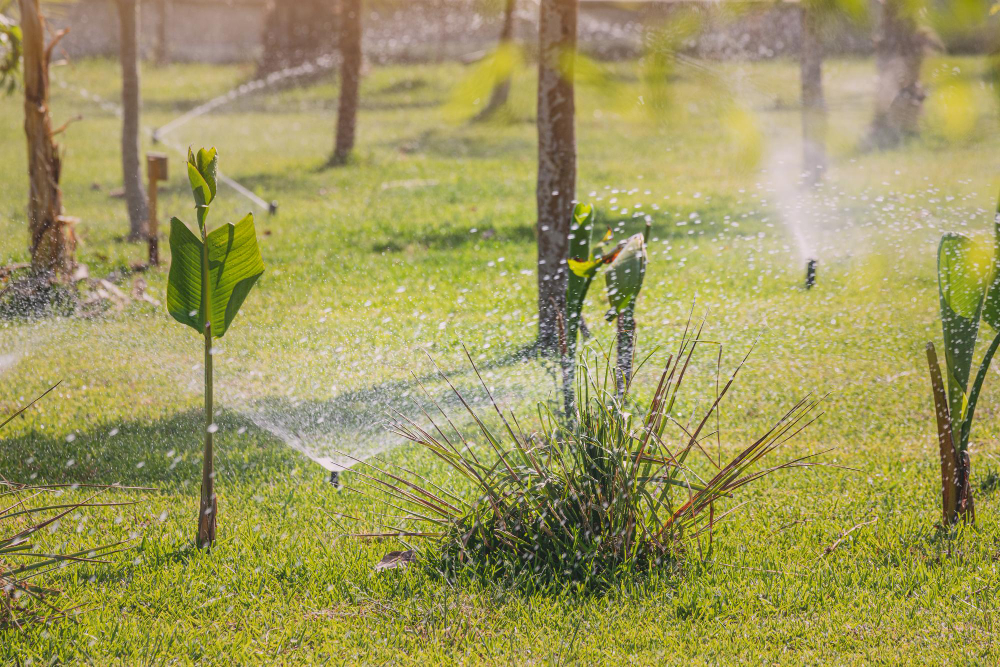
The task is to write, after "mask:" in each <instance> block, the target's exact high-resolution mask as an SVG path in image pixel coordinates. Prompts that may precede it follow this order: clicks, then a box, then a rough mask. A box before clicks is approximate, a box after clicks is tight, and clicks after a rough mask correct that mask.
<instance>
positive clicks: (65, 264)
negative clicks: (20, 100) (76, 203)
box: [18, 0, 76, 279]
mask: <svg viewBox="0 0 1000 667" xmlns="http://www.w3.org/2000/svg"><path fill="white" fill-rule="evenodd" d="M38 4H39V0H18V5H19V7H20V10H21V31H22V34H23V42H22V46H23V49H24V55H23V57H24V132H25V135H27V139H28V180H29V189H28V232H29V235H30V238H31V240H30V249H31V268H32V270H33V271H34V272H35V273H36V274H39V275H44V276H46V277H48V278H49V279H52V278H56V277H58V276H60V275H62V276H67V275H68V274H69V273H70V272H71V271H72V270H73V267H74V265H75V260H74V257H73V253H74V250H75V246H76V240H75V236H74V234H73V227H72V224H71V223H70V221H68V220H65V219H64V218H63V216H62V193H61V192H60V190H59V176H60V171H61V169H62V164H61V161H60V159H59V150H58V146H57V145H56V142H55V140H54V139H53V136H52V118H51V116H50V115H49V58H50V55H51V52H52V47H54V46H55V43H56V41H58V39H59V38H60V37H61V36H62V34H63V33H60V34H57V35H56V37H55V38H54V39H53V41H52V43H50V44H49V46H48V48H46V46H45V19H44V18H42V15H41V12H40V11H39V7H38Z"/></svg>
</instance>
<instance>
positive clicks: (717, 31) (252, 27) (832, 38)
mask: <svg viewBox="0 0 1000 667" xmlns="http://www.w3.org/2000/svg"><path fill="white" fill-rule="evenodd" d="M267 1H268V0H198V1H195V0H167V4H168V5H169V9H168V30H167V41H168V45H169V55H170V57H171V59H173V60H178V61H200V62H246V61H252V60H256V59H257V58H259V56H260V53H261V37H262V34H263V33H262V31H263V28H264V17H265V16H266V12H267ZM277 1H296V0H277ZM328 1H330V2H334V1H335V0H328ZM45 6H46V10H47V11H48V13H49V15H50V17H51V21H52V23H53V24H54V25H55V26H57V27H58V26H63V25H68V26H71V32H70V34H69V35H68V36H67V37H66V39H65V40H64V41H63V45H64V47H63V48H64V49H65V53H66V54H68V55H69V56H71V57H82V56H91V55H114V54H116V53H117V48H118V16H117V10H116V8H115V5H114V0H74V1H72V2H62V1H58V0H53V1H50V2H46V3H45ZM364 6H365V16H364V17H363V20H364V31H365V34H364V50H365V54H366V57H367V58H369V59H370V60H372V61H374V62H400V61H428V60H430V61H434V60H450V59H459V58H467V57H470V56H473V55H475V54H476V53H478V52H482V51H484V50H486V49H489V48H491V47H492V46H493V45H494V44H495V42H496V36H497V33H498V32H499V16H497V15H496V14H495V13H489V14H484V13H482V12H481V11H480V7H481V6H482V4H481V3H478V2H476V0H407V1H406V2H389V1H388V0H365V5H364ZM682 10H693V11H694V12H695V13H696V14H697V15H698V16H700V17H701V19H700V20H701V31H700V32H699V33H698V34H696V35H694V36H690V37H688V38H687V39H686V41H684V42H682V44H681V45H680V46H681V48H682V50H684V51H686V52H687V53H689V54H692V55H697V56H700V57H705V58H717V59H725V58H749V59H761V58H771V57H776V56H782V55H794V54H795V53H797V51H798V44H799V18H798V11H799V9H798V7H797V6H796V5H792V4H783V5H781V4H779V5H770V4H768V5H765V6H762V7H760V8H753V9H749V10H746V11H741V12H738V13H726V12H720V11H718V7H711V6H707V5H705V4H704V3H700V2H693V3H692V5H690V6H688V7H686V8H685V7H682V5H681V4H679V3H678V2H674V1H671V2H658V1H657V0H630V1H629V2H621V1H616V0H586V1H585V2H583V3H582V4H581V10H580V23H579V29H580V38H579V39H580V46H581V49H582V50H583V51H584V52H587V53H589V54H591V55H596V56H598V57H605V58H617V57H635V56H637V55H640V54H641V53H642V51H643V39H644V33H645V28H646V27H647V26H649V25H662V24H664V22H668V21H669V19H670V17H671V16H672V15H673V14H674V13H675V12H678V11H682ZM537 14H538V8H537V4H536V2H535V0H520V2H519V9H518V13H517V24H516V30H515V33H516V36H517V38H518V39H519V40H520V41H521V43H523V44H525V45H526V46H527V47H529V48H531V47H533V46H534V45H535V43H536V41H537V33H536V21H537ZM998 19H1000V16H998V17H994V19H992V20H990V21H989V22H987V24H984V27H983V28H982V30H981V31H972V32H971V33H967V34H966V35H965V37H963V40H964V41H962V43H961V46H960V47H958V48H963V49H966V50H968V49H972V50H976V49H978V50H983V49H987V48H989V45H990V44H993V45H994V48H995V44H996V35H997V28H998V24H1000V21H998ZM140 21H141V26H142V35H141V40H140V41H141V44H142V48H143V52H144V53H145V54H146V55H149V54H150V52H151V50H152V48H153V44H154V43H155V35H156V26H157V22H158V16H157V12H156V2H155V1H154V0H142V9H141V12H140ZM970 35H971V36H970ZM825 41H826V42H827V43H828V45H829V46H830V50H831V52H834V53H868V52H870V51H871V48H872V44H871V35H870V32H869V29H868V28H865V27H863V26H858V25H854V24H851V23H849V22H847V21H846V20H840V21H833V22H831V23H830V24H828V26H827V28H826V35H825ZM977 45H978V46H977ZM949 46H950V47H952V48H956V45H952V44H949Z"/></svg>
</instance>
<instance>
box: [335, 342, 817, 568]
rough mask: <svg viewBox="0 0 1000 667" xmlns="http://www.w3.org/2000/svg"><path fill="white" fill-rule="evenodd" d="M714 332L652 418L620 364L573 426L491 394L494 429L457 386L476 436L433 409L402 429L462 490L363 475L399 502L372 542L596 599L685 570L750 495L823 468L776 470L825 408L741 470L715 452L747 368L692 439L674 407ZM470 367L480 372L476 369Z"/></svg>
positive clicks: (383, 470) (664, 376)
mask: <svg viewBox="0 0 1000 667" xmlns="http://www.w3.org/2000/svg"><path fill="white" fill-rule="evenodd" d="M700 333H701V330H700V329H699V330H698V331H697V333H693V334H689V333H688V332H686V333H685V335H684V337H683V340H682V342H681V345H680V349H679V350H678V351H677V353H676V354H675V355H671V356H669V357H668V359H667V362H666V364H665V366H664V368H663V371H662V373H661V374H660V377H659V381H658V384H657V385H656V390H655V392H654V394H653V397H652V400H651V401H650V402H649V403H648V404H647V407H646V408H645V409H639V408H636V407H630V409H629V411H626V410H625V409H624V407H623V406H625V405H629V406H636V405H638V404H639V400H638V398H637V397H633V396H629V395H626V396H625V397H624V398H619V396H618V395H617V394H618V387H617V386H616V382H615V380H614V378H613V376H614V366H613V364H612V362H611V360H610V355H605V354H602V353H600V352H597V353H595V354H593V355H589V354H588V355H584V361H581V362H580V364H579V366H578V367H577V375H576V377H577V382H576V394H577V397H576V401H577V409H578V412H577V417H578V418H577V419H576V420H575V421H572V422H570V421H568V420H565V419H562V418H561V416H560V415H557V414H554V413H552V412H551V411H549V410H548V409H547V408H546V407H545V404H539V406H538V417H537V421H535V422H534V424H533V425H532V426H531V427H530V428H529V427H527V425H526V424H525V423H524V422H522V421H520V420H519V419H518V418H517V417H516V416H515V415H514V413H513V412H511V411H509V410H508V411H506V412H505V411H504V410H503V409H502V408H501V407H500V405H499V404H498V403H497V402H496V401H495V400H494V397H493V396H492V394H490V391H489V389H488V388H487V386H486V384H485V383H483V384H482V386H483V389H484V391H485V392H486V394H487V395H488V397H489V399H490V401H491V402H492V406H493V412H495V415H494V416H493V417H491V418H489V420H488V419H487V417H485V416H483V415H480V414H478V413H477V412H476V411H475V410H474V409H473V408H472V407H470V404H469V402H468V401H466V399H465V398H464V397H463V396H462V395H461V394H460V393H459V392H458V391H457V390H455V389H454V387H453V386H452V391H454V393H455V395H456V397H457V398H458V400H459V401H460V402H461V404H462V405H463V406H464V409H465V411H466V412H467V413H468V417H469V418H471V420H472V423H473V424H474V430H475V436H472V435H469V434H466V433H464V432H463V431H462V430H461V429H460V428H458V427H457V426H456V421H455V420H453V419H452V418H451V417H450V416H449V415H448V414H447V413H446V412H445V411H444V410H443V408H442V407H441V406H440V405H438V404H436V403H434V409H435V410H436V411H437V412H439V413H440V415H441V416H442V419H441V420H436V419H433V418H431V417H430V414H429V410H425V412H424V415H425V417H426V421H425V423H418V422H417V421H416V420H412V419H409V418H406V417H403V416H399V417H398V418H397V419H395V420H394V421H393V422H392V424H391V429H392V430H393V431H394V432H395V433H397V434H399V435H400V436H402V437H403V438H406V439H408V440H410V441H412V442H414V443H417V444H418V445H420V446H421V447H423V448H425V449H427V450H428V451H429V452H430V453H432V454H433V455H434V456H436V457H437V458H438V459H440V460H441V461H442V462H444V463H445V464H446V465H447V466H448V467H449V468H450V469H451V470H452V471H453V472H455V473H457V476H458V480H460V481H459V483H457V484H451V485H448V488H445V486H443V485H439V484H433V483H431V482H429V481H428V480H427V479H426V478H424V477H421V476H418V475H416V474H414V473H411V472H409V471H407V470H405V469H402V468H397V467H393V466H389V465H387V464H386V465H381V464H380V465H376V464H373V463H364V462H362V463H361V465H360V466H359V467H357V468H355V470H356V471H357V474H358V476H359V481H360V486H362V487H368V489H369V490H371V491H374V492H376V493H385V494H387V495H388V496H389V500H388V501H386V502H387V504H388V505H389V506H390V507H392V508H393V510H392V514H393V516H392V518H391V519H388V520H387V524H386V525H383V526H381V527H379V529H378V530H376V531H373V532H368V533H364V534H361V535H359V536H360V537H366V538H398V539H400V540H402V541H404V542H408V541H409V540H410V539H411V538H425V539H430V540H432V541H433V545H434V547H433V548H432V549H430V550H428V551H427V552H426V553H425V554H424V555H425V559H426V560H427V562H428V563H430V564H432V565H433V566H435V567H437V568H438V569H439V570H440V571H443V572H445V573H448V574H449V575H453V574H457V573H459V572H461V571H470V570H471V571H472V572H478V573H480V574H482V575H485V576H486V577H488V578H491V579H494V578H498V577H502V578H505V579H509V580H513V581H531V582H534V583H535V584H541V585H550V584H556V585H578V586H584V587H586V586H591V585H595V586H602V585H605V584H608V583H610V582H612V581H613V580H614V579H615V578H616V577H617V576H619V575H622V574H627V573H638V572H643V571H648V570H650V569H653V568H656V567H657V566H661V565H664V564H666V563H669V562H672V561H674V560H675V559H676V558H677V557H678V556H679V555H680V554H681V553H682V552H683V551H684V550H685V549H686V548H687V546H688V545H689V544H691V541H692V540H700V539H701V538H707V539H708V541H709V543H710V542H711V534H712V530H713V527H714V526H715V525H716V524H717V523H718V521H719V520H721V519H722V518H723V517H724V516H725V515H726V514H728V512H730V511H733V509H735V507H729V506H728V505H729V504H730V502H731V498H732V497H733V495H734V494H735V492H736V491H738V490H739V489H740V488H741V487H743V486H745V485H747V484H750V483H752V482H754V481H757V480H759V479H760V478H761V477H763V476H765V475H767V474H769V473H772V472H774V471H777V470H781V469H785V468H793V467H803V466H811V465H817V464H816V463H813V462H811V461H809V460H808V459H809V458H810V457H804V458H800V459H796V460H792V461H786V462H783V463H778V464H770V463H767V462H766V460H767V459H769V457H770V455H771V454H772V453H773V452H774V451H775V449H777V448H778V447H779V446H781V445H782V444H783V443H784V442H786V441H787V440H788V439H789V438H791V437H793V436H794V435H796V434H797V433H798V432H799V431H801V430H802V429H803V428H804V427H805V426H807V425H808V423H810V422H811V420H812V419H813V418H814V417H813V415H814V411H815V408H816V406H817V404H818V400H812V399H806V400H802V401H800V402H798V403H796V404H795V405H794V406H793V407H792V408H791V409H790V410H789V411H788V412H787V413H785V414H784V416H782V417H781V418H780V419H778V420H777V421H776V422H775V424H774V425H773V426H772V427H771V428H770V430H768V431H767V432H766V433H765V434H764V435H762V436H761V437H760V438H758V439H756V440H755V441H753V442H752V443H750V444H748V445H746V446H744V447H743V448H742V449H741V450H740V451H739V452H738V453H737V454H736V455H735V456H733V457H732V458H731V459H730V460H729V461H728V462H724V461H723V460H722V459H721V457H719V458H715V457H713V456H711V455H709V454H708V452H707V450H706V449H704V441H705V440H707V439H709V438H713V437H714V436H715V433H708V432H706V431H711V430H713V429H711V428H707V427H708V425H709V422H710V420H711V419H712V417H713V415H715V414H716V413H717V410H718V409H719V404H720V402H721V401H722V400H723V398H724V397H725V395H726V393H727V392H728V391H729V389H730V387H731V386H732V385H733V383H734V381H735V379H736V376H737V374H738V373H739V371H740V369H741V368H742V366H743V364H744V363H745V361H746V359H745V358H744V360H743V362H741V363H740V364H739V366H738V367H737V368H736V370H735V371H734V372H733V374H732V376H731V377H730V378H729V380H728V382H727V383H726V384H725V385H724V388H722V389H721V391H719V392H718V395H717V397H714V398H713V400H712V402H711V404H710V407H709V408H708V409H707V410H706V411H705V412H704V414H702V415H701V416H700V417H699V418H697V419H694V420H693V421H692V422H691V423H690V425H689V426H688V427H685V426H682V425H681V424H679V423H678V422H677V421H675V419H674V406H675V403H676V402H677V400H678V397H679V396H680V394H681V389H682V386H683V380H684V377H685V374H686V371H687V370H688V368H689V365H690V363H691V360H692V357H693V355H694V353H695V351H696V349H697V348H698V347H699V345H700V343H701V342H702V341H701V339H700V338H699V336H700ZM588 357H589V358H590V360H589V361H588V360H587V359H588ZM469 363H470V364H472V366H473V369H475V364H474V363H473V362H472V358H471V357H469ZM476 373H477V374H478V370H477V371H476ZM442 377H444V376H443V374H442ZM444 379H445V380H447V377H444ZM481 380H482V378H480V381H481ZM449 385H450V382H449ZM626 391H627V392H629V393H631V392H632V391H633V387H632V386H629V387H628V388H627V389H626ZM432 403H433V401H432ZM473 438H475V439H476V440H477V441H478V442H477V443H475V444H474V443H473ZM452 479H453V480H454V479H455V478H454V477H453V478H452ZM723 503H725V504H726V505H727V507H722V504H723ZM717 510H718V511H717Z"/></svg>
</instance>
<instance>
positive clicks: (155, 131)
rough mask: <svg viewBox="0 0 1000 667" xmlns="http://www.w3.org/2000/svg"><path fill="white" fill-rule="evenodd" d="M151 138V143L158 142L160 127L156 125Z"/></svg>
mask: <svg viewBox="0 0 1000 667" xmlns="http://www.w3.org/2000/svg"><path fill="white" fill-rule="evenodd" d="M152 139H153V144H158V143H160V128H158V127H157V128H155V129H154V130H153V136H152Z"/></svg>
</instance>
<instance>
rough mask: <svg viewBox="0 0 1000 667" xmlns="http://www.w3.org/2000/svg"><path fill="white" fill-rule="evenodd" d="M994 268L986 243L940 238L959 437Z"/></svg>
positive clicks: (952, 406) (944, 320)
mask: <svg viewBox="0 0 1000 667" xmlns="http://www.w3.org/2000/svg"><path fill="white" fill-rule="evenodd" d="M992 267H993V252H992V249H991V248H989V247H988V246H987V245H986V244H984V243H981V242H977V241H975V240H973V239H971V238H969V237H968V236H964V235H962V234H953V233H949V234H945V235H944V236H943V237H942V238H941V245H940V246H939V248H938V291H939V295H940V301H941V324H942V329H943V333H944V347H945V363H946V366H947V368H948V408H949V411H950V412H951V419H952V423H953V425H955V427H956V428H955V429H954V431H955V434H956V436H957V435H958V434H959V433H960V432H961V428H959V425H960V424H961V423H962V421H963V420H964V418H965V409H966V406H967V404H968V395H967V392H968V386H969V372H970V370H971V368H972V356H973V352H974V351H975V347H976V338H977V337H978V335H979V320H980V316H981V313H982V309H983V301H984V299H985V296H986V289H987V285H988V284H989V281H990V280H991V279H992ZM955 444H956V447H958V446H959V443H958V442H956V443H955Z"/></svg>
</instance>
